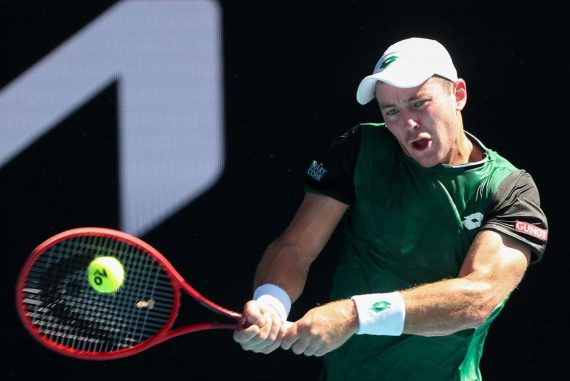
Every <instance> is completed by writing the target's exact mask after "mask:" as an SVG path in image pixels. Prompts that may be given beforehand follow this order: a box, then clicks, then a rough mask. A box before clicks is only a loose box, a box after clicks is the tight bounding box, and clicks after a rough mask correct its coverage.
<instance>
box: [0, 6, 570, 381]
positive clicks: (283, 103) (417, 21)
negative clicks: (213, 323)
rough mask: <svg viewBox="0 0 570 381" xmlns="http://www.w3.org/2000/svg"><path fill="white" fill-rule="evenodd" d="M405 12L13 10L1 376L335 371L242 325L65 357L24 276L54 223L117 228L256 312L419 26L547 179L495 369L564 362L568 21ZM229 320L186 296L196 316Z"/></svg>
mask: <svg viewBox="0 0 570 381" xmlns="http://www.w3.org/2000/svg"><path fill="white" fill-rule="evenodd" d="M406 4H407V6H396V5H391V4H388V3H386V2H377V1H357V0H353V1H338V2H326V3H325V2H317V1H271V2H263V1H249V0H248V1H239V2H238V1H215V0H172V1H159V0H146V1H107V0H104V1H103V0H100V1H96V2H93V1H79V0H75V1H71V0H65V1H64V0H60V1H50V2H47V1H43V2H41V1H18V2H16V1H1V2H0V43H1V46H2V53H0V192H1V193H0V194H1V197H0V203H1V204H0V205H1V206H0V254H1V255H2V277H1V281H2V288H1V290H2V301H3V302H4V303H3V304H4V308H3V309H2V313H1V314H0V316H1V319H2V323H3V324H2V327H3V329H2V331H3V333H2V335H1V338H0V341H1V343H2V356H1V358H0V361H1V368H0V378H1V379H3V380H29V379H36V378H39V377H41V378H42V379H48V380H51V379H54V380H55V379H57V380H68V379H69V380H71V379H78V378H82V379H101V378H102V377H105V378H106V379H118V378H121V379H122V378H125V377H141V376H147V377H153V376H162V377H175V376H176V377H184V378H187V379H193V380H219V379H223V378H236V379H247V380H315V379H317V377H318V375H319V372H320V367H321V360H320V359H317V358H306V357H303V356H296V355H294V354H292V353H289V352H282V351H278V352H275V353H273V354H271V355H269V356H264V355H258V354H253V353H249V352H243V351H242V350H241V349H240V348H239V346H238V345H237V344H235V343H234V342H233V340H232V338H231V332H230V331H216V332H203V333H197V334H193V335H189V336H184V337H180V338H176V339H174V340H171V341H168V342H165V343H163V344H160V345H159V346H157V347H154V348H151V349H149V350H147V351H146V352H143V353H141V354H139V355H137V356H134V357H130V358H126V359H122V360H114V361H105V362H87V361H80V360H73V359H70V358H66V357H63V356H61V355H58V354H55V353H53V352H51V351H49V350H47V349H45V348H44V347H42V346H41V345H40V344H39V343H37V342H36V341H35V340H34V339H32V338H31V337H30V336H29V335H28V334H27V332H26V331H25V330H24V328H23V326H22V325H21V324H20V322H19V320H18V317H17V315H16V311H15V308H14V287H15V282H16V278H17V276H18V271H19V269H20V267H21V266H22V264H23V263H24V261H25V259H26V258H27V256H28V254H29V253H30V252H31V251H32V250H33V249H34V248H35V247H36V246H37V245H38V244H39V243H41V242H42V241H43V240H45V239H47V238H48V237H50V236H51V235H53V234H56V233H58V232H60V231H62V230H66V229H70V228H74V227H80V226H104V227H109V228H116V229H121V230H125V231H127V232H129V233H132V234H135V235H138V236H139V237H141V238H142V239H144V240H145V241H147V242H148V243H150V244H151V245H153V246H154V247H156V248H157V249H158V250H160V251H161V252H162V253H163V254H164V255H165V256H166V257H167V258H168V259H169V260H170V261H171V262H172V264H173V265H174V266H175V267H176V268H177V269H178V270H179V272H180V273H181V274H182V275H183V276H184V277H185V278H186V279H187V280H188V282H189V283H190V284H191V285H193V286H194V287H195V288H196V289H197V290H198V291H199V292H201V293H202V294H203V295H204V296H206V297H208V298H210V299H212V300H213V301H215V302H216V303H218V304H221V305H223V306H225V307H227V308H230V309H234V310H240V309H241V307H242V305H243V303H244V302H245V301H246V300H247V299H248V298H249V297H250V295H251V291H252V290H251V288H252V279H253V274H254V271H255V267H256V265H257V262H258V260H259V259H260V256H261V254H262V253H263V251H264V249H265V247H266V246H267V244H269V242H270V241H271V240H272V239H273V238H275V237H276V236H277V235H278V234H279V233H280V232H281V231H282V230H283V229H284V228H285V226H286V225H287V224H288V222H289V221H290V219H291V217H292V216H293V213H294V212H295V210H296V207H297V206H298V205H299V202H300V201H301V198H302V196H303V192H302V183H301V181H302V178H303V174H304V171H305V169H306V168H307V166H308V164H310V162H311V160H312V157H313V154H314V153H315V152H317V151H319V150H321V149H323V148H324V147H325V146H326V145H327V144H328V143H330V142H331V140H332V139H334V138H335V137H336V136H338V135H340V134H341V133H343V132H344V131H345V130H347V129H348V128H350V127H352V126H354V125H355V124H357V123H359V122H370V121H379V112H378V110H377V108H376V106H375V105H374V103H370V104H369V105H366V106H360V105H359V104H358V103H357V102H356V99H355V93H356V87H357V85H358V83H359V81H360V80H361V79H362V77H364V76H365V75H368V74H369V73H371V71H372V69H373V67H374V65H375V64H376V61H377V60H378V58H379V56H380V55H381V53H382V52H383V51H384V49H385V48H386V47H387V46H388V45H390V44H392V43H393V42H395V41H397V40H400V39H403V38H407V37H411V36H423V37H428V38H435V39H437V40H439V41H440V42H442V43H443V44H444V45H445V46H446V47H447V48H448V50H449V51H450V53H451V55H452V57H453V59H454V62H455V65H456V67H457V69H458V72H459V75H460V76H461V77H462V78H464V79H465V80H466V82H467V88H468V94H469V98H468V102H467V107H466V109H465V111H464V120H465V126H466V130H468V131H469V132H472V133H473V134H475V135H476V136H477V137H478V138H480V139H481V140H482V141H483V142H484V143H485V144H486V145H487V146H488V147H490V148H492V149H495V150H496V151H498V152H499V153H501V154H502V155H504V156H505V157H507V158H508V159H510V160H511V161H512V162H513V163H514V164H515V165H516V166H518V167H520V168H524V169H526V170H528V171H529V172H530V173H531V174H532V175H533V177H534V179H535V182H536V183H537V184H538V186H539V190H540V194H541V199H542V206H543V208H544V210H545V211H546V213H547V216H548V218H549V223H550V242H549V244H548V248H547V251H546V254H545V256H544V260H543V261H542V262H541V263H540V264H538V265H536V266H533V267H531V268H530V269H529V271H528V273H527V275H526V277H525V279H524V280H523V283H522V284H521V286H520V287H519V288H518V289H517V290H516V291H515V292H514V293H513V295H512V296H511V299H510V301H509V303H508V304H507V306H506V307H505V309H504V310H503V312H502V314H501V315H500V316H499V318H498V319H497V320H496V321H495V322H494V324H493V325H492V327H491V329H490V333H489V336H488V338H487V340H486V343H485V352H484V356H483V360H482V364H481V368H482V373H483V376H484V379H485V380H486V381H494V380H504V379H507V378H508V379H516V380H539V379H540V380H543V379H545V378H548V377H549V376H552V375H557V374H559V373H562V370H560V369H559V368H560V366H559V365H560V364H561V363H562V361H565V359H566V355H565V354H566V353H565V351H564V350H560V349H559V348H560V343H564V342H565V341H567V340H568V339H569V334H568V332H567V330H566V329H564V327H565V326H566V322H567V315H568V309H569V307H568V306H569V303H568V297H567V295H568V291H569V288H570V287H569V281H568V279H569V272H570V260H569V259H568V258H569V254H570V251H569V249H568V247H567V245H563V242H562V236H563V234H564V233H563V232H564V229H565V228H564V226H567V223H565V222H564V218H565V217H564V216H565V215H567V214H568V206H567V204H566V194H567V191H566V190H565V189H564V186H563V185H562V184H565V181H564V178H565V176H566V171H565V169H564V167H563V166H564V165H565V164H564V162H565V161H564V158H563V152H565V151H567V144H568V141H569V140H568V138H569V137H570V133H569V127H570V126H569V125H568V118H567V117H566V116H567V110H563V108H562V107H563V99H564V98H563V97H564V96H565V94H564V93H563V91H564V90H565V87H566V86H567V85H568V78H567V75H566V71H567V67H566V66H567V65H566V62H567V61H566V58H565V57H566V54H565V50H566V48H567V46H568V43H569V37H570V33H569V32H568V30H567V27H566V25H565V23H566V20H565V14H564V12H562V11H561V9H557V8H550V7H548V6H546V5H544V3H541V4H542V5H541V6H539V5H536V4H534V5H532V6H531V5H526V6H525V5H521V4H517V5H516V6H511V5H506V4H499V3H498V2H495V4H493V5H492V6H489V5H481V4H474V3H469V5H465V6H456V7H441V8H437V7H433V6H431V7H429V8H428V7H420V6H416V5H412V4H411V3H408V2H406ZM561 166H562V167H561ZM338 243H339V237H338V234H335V235H334V236H333V237H332V240H331V241H330V243H329V245H327V247H326V248H325V249H324V251H323V253H322V254H321V256H320V257H319V259H318V260H317V261H316V262H315V263H314V265H313V267H312V269H311V274H310V279H309V281H308V284H307V287H306V289H305V293H304V294H303V296H302V297H301V299H300V300H299V301H298V302H297V303H295V305H294V306H293V309H292V312H291V318H292V319H295V318H298V317H300V316H302V315H303V313H304V312H305V311H306V310H308V309H309V308H311V307H312V306H315V305H317V304H320V303H324V302H326V300H327V293H328V291H329V286H330V279H331V275H332V271H333V266H334V264H335V261H336V258H337V255H338ZM211 317H212V315H210V314H209V313H208V312H205V311H204V309H203V308H202V307H199V306H197V305H195V304H193V302H192V301H191V300H188V299H185V300H184V302H183V310H182V311H181V320H180V321H181V322H182V321H183V318H184V319H187V321H188V320H192V321H196V320H200V319H203V320H208V319H209V318H211ZM560 327H562V328H560ZM555 348H556V349H555ZM412 365H413V364H412Z"/></svg>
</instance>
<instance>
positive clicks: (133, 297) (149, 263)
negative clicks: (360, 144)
mask: <svg viewBox="0 0 570 381" xmlns="http://www.w3.org/2000/svg"><path fill="white" fill-rule="evenodd" d="M101 255H112V256H115V257H116V258H117V259H118V260H119V261H121V263H123V266H124V269H125V274H126V275H125V282H124V284H123V285H122V287H121V288H120V289H119V290H118V291H117V292H116V293H114V294H101V293H97V292H96V291H95V290H94V289H93V288H91V286H90V285H89V283H88V280H87V275H86V269H87V266H88V264H89V262H90V261H91V260H92V259H93V258H95V257H96V256H101ZM23 295H24V298H23V301H22V303H23V304H24V306H25V309H26V311H27V316H28V318H29V319H30V321H31V324H32V326H33V327H34V328H35V329H37V330H38V331H39V332H40V333H41V334H42V335H43V336H44V337H46V338H47V339H48V340H50V341H52V342H54V343H57V344H59V345H62V346H65V347H68V348H71V349H73V350H78V351H87V352H112V351H116V350H120V349H124V348H130V347H132V346H135V345H137V344H140V343H142V342H144V341H145V340H147V339H148V338H150V337H152V336H153V335H155V334H156V333H158V332H159V331H160V330H161V329H163V328H164V326H165V324H166V322H167V321H169V319H170V318H171V316H172V313H173V311H172V309H173V304H174V299H175V291H174V290H173V288H172V285H171V283H170V279H169V277H168V275H167V274H166V273H165V271H164V270H163V269H162V268H161V266H160V265H159V264H158V263H157V262H156V261H155V260H154V259H152V258H151V257H150V256H149V255H147V254H146V253H145V252H143V251H141V250H140V249H139V248H137V247H135V246H134V245H130V244H128V243H126V242H123V241H119V240H117V239H113V238H107V237H99V236H87V237H76V238H70V239H66V240H63V241H60V242H58V243H57V244H55V245H54V246H52V247H50V248H49V249H47V250H46V251H45V252H44V253H43V254H42V255H40V257H39V258H38V259H37V260H36V262H35V263H34V264H33V265H32V267H31V269H30V271H29V273H28V276H27V279H26V282H25V288H24V293H23ZM141 302H143V304H144V303H147V305H146V306H145V305H141Z"/></svg>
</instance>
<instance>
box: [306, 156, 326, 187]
mask: <svg viewBox="0 0 570 381" xmlns="http://www.w3.org/2000/svg"><path fill="white" fill-rule="evenodd" d="M327 172H328V171H327V170H326V168H325V167H323V165H322V164H321V163H317V162H316V161H315V160H313V162H312V163H311V165H310V166H309V169H307V175H309V176H311V177H312V178H313V179H315V180H316V181H318V182H320V181H321V180H322V178H323V176H324V175H325V174H326V173H327Z"/></svg>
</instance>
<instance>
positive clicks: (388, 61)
mask: <svg viewBox="0 0 570 381" xmlns="http://www.w3.org/2000/svg"><path fill="white" fill-rule="evenodd" d="M397 59H398V56H397V55H395V54H394V55H391V56H388V57H387V58H386V59H385V60H384V61H382V63H381V64H380V67H378V70H384V69H386V68H387V67H388V66H390V64H392V63H393V62H395V61H396V60H397Z"/></svg>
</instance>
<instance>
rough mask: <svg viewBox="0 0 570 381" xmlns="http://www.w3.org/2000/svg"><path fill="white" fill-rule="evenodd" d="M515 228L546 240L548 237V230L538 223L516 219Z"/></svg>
mask: <svg viewBox="0 0 570 381" xmlns="http://www.w3.org/2000/svg"><path fill="white" fill-rule="evenodd" d="M515 230H516V231H519V232H522V233H525V234H528V235H530V236H533V237H535V238H538V239H540V240H543V241H546V240H547V239H548V231H547V230H544V229H541V228H539V227H538V226H536V225H533V224H529V223H528V222H524V221H519V220H516V221H515Z"/></svg>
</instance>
